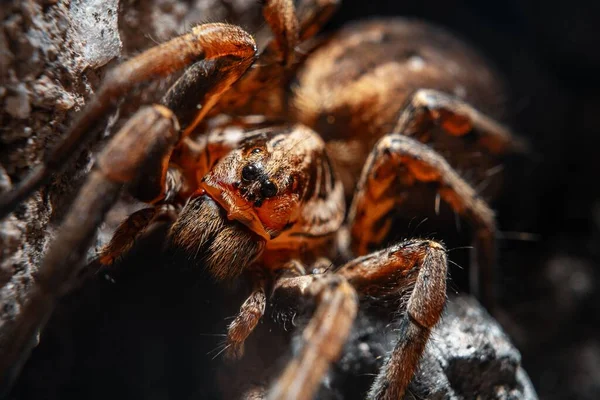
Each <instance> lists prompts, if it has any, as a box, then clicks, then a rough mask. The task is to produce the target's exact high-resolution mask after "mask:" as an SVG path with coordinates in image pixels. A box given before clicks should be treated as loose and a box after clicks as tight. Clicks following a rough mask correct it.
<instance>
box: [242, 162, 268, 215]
mask: <svg viewBox="0 0 600 400" xmlns="http://www.w3.org/2000/svg"><path fill="white" fill-rule="evenodd" d="M242 182H243V183H245V184H250V183H252V182H258V183H259V184H260V198H258V199H256V200H255V201H254V205H255V206H256V207H260V206H261V205H262V201H263V199H268V198H270V197H274V196H275V195H276V194H277V185H275V183H273V182H272V181H271V180H270V179H269V177H268V176H267V174H265V172H264V171H263V169H262V165H261V164H260V163H250V164H246V165H245V166H244V168H242ZM240 190H241V191H242V193H243V194H245V193H247V190H244V188H242V189H240ZM251 197H252V198H254V197H255V196H252V195H250V196H249V198H251Z"/></svg>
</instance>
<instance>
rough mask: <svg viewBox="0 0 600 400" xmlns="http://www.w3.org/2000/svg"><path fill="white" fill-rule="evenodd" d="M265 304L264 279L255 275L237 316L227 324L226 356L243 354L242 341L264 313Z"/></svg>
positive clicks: (238, 356)
mask: <svg viewBox="0 0 600 400" xmlns="http://www.w3.org/2000/svg"><path fill="white" fill-rule="evenodd" d="M266 304H267V297H266V295H265V280H264V278H262V277H255V279H254V288H253V289H252V293H251V294H250V296H249V297H248V298H247V299H246V301H245V302H244V304H242V307H241V308H240V312H239V313H238V315H237V317H236V318H235V319H234V320H233V322H231V324H230V325H229V329H228V331H227V347H226V348H227V350H226V351H225V356H226V357H228V358H230V359H239V358H242V356H243V355H244V342H245V341H246V339H247V338H248V336H250V334H251V333H252V331H254V328H256V325H257V324H258V321H260V319H261V318H262V316H263V315H264V313H265V305H266Z"/></svg>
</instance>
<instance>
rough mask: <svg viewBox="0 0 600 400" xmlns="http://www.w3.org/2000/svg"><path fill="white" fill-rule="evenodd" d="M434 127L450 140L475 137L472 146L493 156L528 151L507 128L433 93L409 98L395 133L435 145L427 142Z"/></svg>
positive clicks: (425, 91) (456, 100) (457, 101)
mask: <svg viewBox="0 0 600 400" xmlns="http://www.w3.org/2000/svg"><path fill="white" fill-rule="evenodd" d="M434 125H438V126H440V127H442V129H443V132H444V133H445V134H447V135H450V136H456V137H466V136H467V135H473V136H474V138H472V139H473V140H472V142H474V143H476V146H477V147H478V148H480V149H485V150H486V151H487V152H488V153H490V154H494V155H500V154H504V153H507V152H511V151H524V150H526V144H525V143H524V142H523V141H521V139H519V138H517V137H515V136H514V135H513V134H511V132H510V130H508V129H507V128H506V127H504V126H502V125H501V124H499V123H498V122H496V121H494V120H493V119H491V118H489V117H487V116H486V115H484V114H482V113H480V112H479V111H477V110H476V109H475V108H473V107H472V106H471V105H469V104H468V103H466V102H465V101H463V100H461V99H459V98H458V97H454V96H451V95H448V94H446V93H443V92H440V91H437V90H433V89H420V90H417V91H416V92H415V93H413V94H412V95H411V96H410V97H409V99H408V102H407V105H406V107H405V108H404V109H403V112H402V113H401V115H400V117H399V118H398V122H397V123H396V127H395V128H394V131H393V132H398V133H402V134H403V135H406V136H411V137H414V138H416V139H418V140H419V141H421V142H427V141H434V140H435V139H433V138H432V139H429V138H427V136H428V135H429V128H431V127H432V126H434Z"/></svg>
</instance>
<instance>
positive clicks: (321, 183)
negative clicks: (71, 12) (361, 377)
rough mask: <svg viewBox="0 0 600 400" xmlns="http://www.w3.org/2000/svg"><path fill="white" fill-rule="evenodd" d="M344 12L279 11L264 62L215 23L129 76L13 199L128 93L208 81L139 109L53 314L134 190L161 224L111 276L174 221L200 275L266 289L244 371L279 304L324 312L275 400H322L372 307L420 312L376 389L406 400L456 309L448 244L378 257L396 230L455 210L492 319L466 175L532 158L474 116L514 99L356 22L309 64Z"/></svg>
mask: <svg viewBox="0 0 600 400" xmlns="http://www.w3.org/2000/svg"><path fill="white" fill-rule="evenodd" d="M333 6H334V4H333V3H323V4H313V3H312V2H310V1H307V2H304V3H303V4H302V5H301V6H300V8H299V11H298V15H299V18H298V19H296V15H295V12H294V9H293V5H292V3H291V2H290V1H287V0H276V1H267V2H266V5H265V12H264V14H265V17H266V19H267V22H268V23H269V25H270V27H271V29H272V31H273V33H274V35H275V38H274V40H273V41H272V42H271V43H270V44H269V45H268V46H267V47H266V49H265V50H264V51H262V52H261V53H260V55H259V56H258V60H257V61H256V62H255V52H256V47H255V45H254V42H253V40H252V38H251V37H250V36H249V35H247V34H246V33H245V32H243V31H242V30H241V29H239V28H237V27H233V26H230V25H224V24H206V25H201V26H199V27H197V28H194V30H193V31H192V33H190V34H188V35H184V36H181V37H178V38H175V39H173V40H172V41H170V42H167V43H165V44H163V45H160V46H157V47H155V48H153V49H151V50H148V52H146V53H143V54H141V55H140V56H138V57H136V58H134V59H132V60H130V61H128V62H126V63H124V64H122V65H121V66H119V67H117V68H116V69H115V70H114V71H113V72H112V73H110V74H109V75H108V77H107V79H106V80H105V84H104V85H103V87H102V88H101V89H100V90H99V92H98V96H97V98H96V99H95V100H94V101H93V102H92V104H91V105H90V106H89V107H88V109H87V110H86V111H84V112H83V114H82V116H81V117H80V119H79V120H78V121H77V122H76V123H75V125H74V126H73V127H72V129H71V131H70V132H69V134H68V139H67V140H65V142H64V143H63V145H61V146H59V148H58V149H57V150H56V151H55V152H54V153H53V154H52V155H51V157H50V159H49V161H48V163H47V164H46V167H45V168H46V169H45V170H41V172H40V171H39V170H38V172H37V173H36V174H34V175H32V178H31V179H30V180H29V181H26V182H25V184H24V185H23V186H22V187H21V189H23V190H22V193H17V194H16V195H15V196H14V197H13V200H14V199H18V198H19V196H22V195H23V193H25V192H26V191H27V190H31V189H32V188H33V187H35V185H37V184H39V183H40V182H41V181H42V177H43V176H46V175H47V174H48V171H50V170H52V169H53V168H56V165H57V164H58V163H59V161H58V160H61V159H64V157H65V156H66V155H70V153H71V152H72V151H73V149H74V148H75V144H77V143H78V142H79V141H81V138H82V137H83V136H84V134H85V133H86V132H87V131H88V130H89V129H90V128H91V127H92V126H93V124H94V123H95V121H96V120H97V119H98V118H99V117H100V116H101V115H103V114H104V113H105V112H106V109H107V108H108V107H109V106H110V105H111V104H113V102H114V101H115V100H116V99H118V97H119V96H120V95H121V94H123V93H126V91H127V89H128V88H129V87H131V86H132V85H133V84H135V83H137V82H140V81H143V80H146V79H149V78H152V77H154V76H157V75H166V74H169V73H170V72H171V71H172V70H175V69H180V68H183V67H186V66H188V65H190V66H189V67H188V68H187V70H186V72H185V73H184V74H183V76H182V77H181V78H180V79H179V80H178V81H177V82H176V83H175V84H174V85H173V87H172V88H171V89H170V90H169V92H168V93H167V94H166V95H165V97H164V98H163V100H162V104H161V105H155V106H151V107H144V108H142V109H140V111H138V112H137V113H136V114H135V115H134V116H133V117H132V118H131V119H130V120H129V121H128V123H127V124H126V125H125V126H124V127H123V128H122V129H121V130H120V132H119V133H118V134H117V135H116V136H115V137H114V138H113V140H112V141H111V142H110V143H109V144H108V146H107V147H106V148H105V150H104V151H103V152H102V154H101V155H100V156H99V158H98V161H97V167H96V168H95V170H94V171H92V173H91V175H90V178H89V180H88V183H87V184H86V186H85V187H84V188H83V189H82V192H81V194H80V197H79V199H78V201H77V202H76V203H75V204H74V206H73V210H72V212H71V213H70V214H69V216H68V217H67V218H66V220H65V222H64V226H63V229H62V230H61V233H60V234H59V235H58V237H57V239H56V241H55V243H54V245H53V246H52V247H51V249H50V251H49V253H48V254H47V256H46V258H45V261H44V263H43V265H42V266H41V267H40V271H39V274H38V277H37V278H38V282H37V284H38V294H39V296H38V297H39V299H42V300H43V299H47V298H50V299H55V298H56V296H58V295H60V294H61V293H62V292H63V291H64V290H65V289H66V288H67V287H68V283H69V277H70V276H71V275H72V274H73V273H74V272H75V269H74V266H76V265H78V264H79V263H80V262H81V259H82V258H83V255H84V254H85V251H86V249H87V247H88V246H89V244H90V240H91V238H92V237H93V234H94V232H95V229H96V227H97V225H98V223H99V221H101V219H102V217H103V215H104V213H105V212H106V210H107V209H108V208H109V207H110V206H111V205H112V204H113V203H114V201H115V200H116V198H117V195H118V193H119V191H120V190H121V188H122V187H123V186H124V185H127V188H128V190H129V192H130V193H131V194H133V195H134V196H135V197H137V198H138V199H140V200H142V201H146V202H148V203H150V204H151V207H150V208H147V209H144V210H141V211H138V212H136V213H134V214H133V215H131V216H130V217H129V218H128V219H127V220H126V221H125V222H124V223H123V224H122V225H121V226H120V227H119V229H118V230H117V232H116V233H115V235H114V237H113V239H112V240H111V242H110V243H109V244H108V245H107V246H106V247H105V248H104V249H103V250H102V251H101V254H100V255H99V261H100V263H102V264H104V265H106V266H110V265H112V264H113V263H114V261H115V260H116V259H118V258H120V257H121V256H122V255H124V254H125V253H127V252H128V251H129V249H130V248H131V247H132V246H133V244H134V242H135V241H136V240H137V239H138V238H139V237H140V236H142V235H144V234H145V233H146V232H147V231H149V230H150V229H152V227H153V226H154V225H155V224H157V223H163V222H165V221H166V222H167V223H169V224H170V230H169V237H168V239H167V240H166V242H167V243H168V246H170V247H171V248H173V249H176V250H177V251H180V252H182V253H183V254H185V255H186V257H187V258H188V259H189V260H191V262H195V261H201V262H200V263H199V265H202V266H204V267H205V268H206V269H207V271H208V272H209V273H210V274H211V275H212V276H213V277H214V278H215V279H216V280H218V281H227V280H231V279H233V278H235V277H237V276H240V275H241V274H242V272H246V274H245V276H248V279H250V280H251V281H252V283H253V287H254V290H253V292H252V294H251V295H250V297H249V298H248V300H247V301H246V302H245V303H244V304H243V305H242V308H241V310H240V313H239V315H238V317H237V318H236V319H235V320H234V321H233V322H232V323H231V325H230V328H229V332H228V339H227V354H228V356H230V357H232V358H239V357H242V356H243V349H244V347H243V345H244V341H245V339H246V338H247V337H248V336H249V335H250V334H251V332H252V331H253V329H254V328H255V326H256V324H257V323H258V321H259V320H260V318H261V317H262V315H263V313H264V310H265V304H266V303H267V299H268V298H270V299H271V301H272V302H275V303H276V302H277V299H278V298H279V299H281V298H287V299H288V300H289V299H290V298H298V300H299V301H300V298H308V299H310V300H312V301H314V302H315V304H316V310H315V314H314V316H313V318H312V319H311V321H310V323H309V324H308V326H307V327H306V330H305V333H304V336H303V338H304V340H305V343H304V345H303V347H302V349H301V350H300V351H299V353H298V354H297V355H296V356H295V358H294V359H293V360H292V361H291V362H290V363H289V365H288V367H287V368H286V370H285V372H284V374H283V375H282V376H281V377H280V378H279V379H278V380H277V381H276V382H275V384H274V385H273V386H272V389H271V390H270V392H269V393H270V394H269V396H270V398H303V399H308V398H311V397H312V395H313V394H314V392H315V390H316V388H317V387H318V384H319V382H320V379H321V378H322V376H323V374H324V372H325V371H326V369H327V368H328V366H329V365H330V363H331V362H333V361H334V360H335V359H336V358H337V357H338V355H339V352H340V351H341V347H342V345H343V344H344V341H345V339H346V337H347V335H348V331H349V329H350V327H351V325H352V322H353V319H354V317H355V315H356V310H357V307H358V301H357V298H358V297H357V294H358V295H364V296H368V297H370V298H389V297H392V298H397V299H403V300H405V301H403V302H400V303H401V311H402V315H403V317H402V321H401V323H400V326H401V332H400V335H399V341H398V343H397V345H396V348H395V349H394V351H393V352H392V354H391V355H390V357H389V359H388V360H386V363H385V365H384V367H383V368H382V371H381V373H380V374H379V376H378V377H377V378H376V380H375V383H374V385H373V388H372V390H371V396H372V397H374V398H385V399H391V398H399V396H402V395H403V393H404V390H405V389H406V387H407V385H408V382H409V381H410V379H411V378H412V375H413V373H414V370H415V368H416V365H417V363H418V360H419V357H420V356H421V354H422V352H423V348H424V346H425V344H426V342H427V339H428V337H429V332H430V330H431V328H432V327H433V326H434V325H435V324H436V323H437V321H438V320H439V318H440V315H441V312H442V309H443V306H444V302H445V297H446V289H445V288H446V286H445V280H446V254H445V250H444V248H443V246H442V245H440V244H438V243H436V242H434V241H430V240H410V241H405V242H402V243H399V244H396V245H393V246H391V247H389V248H387V249H385V250H380V251H377V252H374V253H370V254H368V253H369V252H371V251H373V250H374V249H376V248H380V247H381V246H382V245H383V244H384V243H385V240H386V238H387V237H388V236H389V233H390V231H391V230H392V228H393V226H392V223H391V216H392V215H393V214H394V213H397V212H398V211H399V210H402V211H403V212H406V213H411V212H414V211H415V210H417V212H421V211H423V210H426V211H428V212H431V211H435V212H437V211H439V208H440V203H441V202H442V201H443V202H444V204H445V205H446V206H447V207H448V209H450V210H452V211H453V212H454V213H456V214H458V215H460V216H461V217H463V218H464V219H466V220H467V221H469V222H470V223H471V224H472V226H473V229H474V232H475V234H474V235H475V237H474V241H475V247H476V249H477V258H476V261H477V264H478V266H479V268H480V269H481V273H480V275H479V278H480V279H481V282H479V283H480V285H479V286H480V289H481V291H482V296H483V298H484V300H488V301H489V300H490V299H491V298H492V297H491V293H490V279H491V276H490V269H491V267H492V265H493V259H494V254H493V253H494V233H495V226H494V219H493V213H492V212H491V211H490V209H489V207H488V206H487V205H486V203H485V202H484V201H483V200H482V199H481V198H480V197H479V195H478V194H477V193H476V192H475V191H474V190H473V189H472V188H471V187H470V186H469V184H467V183H466V182H465V181H464V180H463V179H462V178H461V177H460V175H459V174H458V173H457V172H456V171H455V168H459V169H460V170H465V169H468V170H469V171H471V172H473V173H474V176H475V177H478V178H479V180H483V179H484V178H485V177H486V172H487V171H488V170H489V168H490V167H492V166H495V165H496V164H497V163H498V161H499V157H500V156H502V155H503V154H504V153H506V152H507V151H508V150H510V149H511V148H514V145H515V144H516V142H515V141H514V139H513V138H512V136H511V135H510V134H509V132H508V131H507V130H505V129H504V128H503V127H502V126H500V125H498V124H497V123H496V122H494V121H493V120H491V119H489V118H488V117H486V116H484V115H483V114H481V113H480V112H479V111H476V110H475V108H473V107H472V106H470V105H469V104H473V105H474V106H475V107H477V109H479V110H482V111H486V112H495V111H497V110H498V109H499V104H500V103H501V101H502V99H503V98H502V95H501V90H500V87H499V85H498V84H497V79H496V77H495V76H494V74H493V73H492V72H491V71H490V69H489V68H488V67H487V66H486V64H485V62H484V61H483V60H482V59H481V58H480V57H479V56H477V54H475V53H474V52H473V51H472V50H470V49H469V48H468V47H466V46H465V45H463V44H462V43H460V42H459V41H458V40H456V39H454V38H452V37H451V36H449V35H448V34H447V33H445V32H443V31H440V30H438V29H436V28H433V27H431V26H428V25H426V24H422V23H417V22H410V21H406V20H381V21H371V22H367V23H360V24H355V25H352V26H349V27H347V28H344V29H343V30H342V31H340V32H339V33H337V34H336V35H334V36H333V37H331V38H329V39H327V40H325V41H323V42H321V43H318V44H314V43H313V45H312V46H311V48H310V49H309V50H307V51H306V52H305V53H304V54H303V55H302V56H300V55H299V54H295V53H294V49H295V47H296V45H297V41H305V40H307V39H309V37H310V36H311V35H312V34H314V33H315V31H316V30H317V28H318V27H319V26H320V25H321V24H322V23H323V22H324V18H323V16H327V15H329V13H330V11H331V9H332V8H333ZM253 63H254V64H253ZM224 115H225V116H224ZM424 143H428V144H430V145H431V147H428V146H426V145H425V144H424ZM433 149H436V150H440V151H441V152H442V153H443V154H444V155H445V156H446V158H447V159H448V161H446V159H445V158H444V157H443V156H442V155H440V154H438V153H437V152H436V151H434V150H433ZM473 154H476V155H477V156H473ZM44 174H45V175H44ZM353 193H354V195H352V194H353ZM415 198H416V199H421V200H420V201H411V199H415ZM423 199H429V200H431V201H430V202H427V203H426V202H424V201H423ZM348 200H351V203H350V204H349V209H348V212H347V210H346V201H348ZM10 202H11V200H10V199H9V201H8V203H10ZM13 203H14V201H13ZM3 211H5V210H3ZM81 215H84V216H85V218H84V222H83V223H82V221H81V218H80V216H81ZM344 228H347V229H344ZM347 239H349V246H348V240H347ZM351 256H361V257H359V258H355V259H353V260H345V261H348V262H347V263H346V264H345V265H342V266H341V267H339V268H332V263H331V262H330V261H328V260H329V259H335V260H340V259H344V258H346V259H348V258H349V257H351ZM476 277H477V275H476ZM34 300H35V298H34ZM34 303H35V301H34ZM41 304H45V303H41V302H40V303H39V304H33V305H31V306H30V310H29V311H28V313H24V315H26V317H27V318H29V319H30V321H35V320H36V318H37V321H40V320H42V319H43V316H44V315H45V313H47V312H49V311H50V309H49V308H48V307H51V305H50V306H45V305H44V306H42V305H41ZM49 304H52V302H49ZM25 326H26V327H27V328H28V329H31V327H32V326H35V324H31V323H30V324H25ZM26 333H27V332H26ZM30 333H31V332H30ZM21 336H23V335H21ZM24 336H25V339H22V338H12V340H14V341H15V346H14V348H15V349H16V350H14V352H13V353H12V354H9V356H11V357H12V358H13V359H14V358H15V357H18V356H19V354H18V352H19V351H23V349H25V348H26V346H27V341H26V338H27V335H24ZM9 359H10V357H9V358H5V360H9ZM8 362H10V361H7V363H8ZM0 366H3V365H0ZM3 367H5V366H3ZM259 391H260V390H259Z"/></svg>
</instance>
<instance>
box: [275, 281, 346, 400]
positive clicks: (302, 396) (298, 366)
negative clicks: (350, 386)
mask: <svg viewBox="0 0 600 400" xmlns="http://www.w3.org/2000/svg"><path fill="white" fill-rule="evenodd" d="M273 297H274V298H275V299H274V302H275V303H276V304H277V298H288V299H296V300H300V299H301V298H303V297H304V298H308V299H311V300H313V301H314V302H315V304H316V310H315V312H314V314H313V316H312V318H311V320H310V321H309V323H308V325H307V326H306V328H305V329H304V332H303V334H302V346H301V348H300V350H299V352H298V353H297V354H296V355H295V356H294V358H293V359H292V360H291V361H290V362H289V364H288V365H287V367H286V369H285V370H284V372H283V374H282V375H281V376H280V377H279V378H278V379H277V380H276V381H275V382H274V384H273V385H272V386H271V388H270V390H269V392H268V395H267V399H272V400H274V399H290V400H291V399H297V400H309V399H312V398H313V397H314V394H315V393H316V391H317V389H318V387H319V384H320V382H321V380H322V379H323V376H324V375H325V373H326V371H327V368H329V366H330V365H331V363H332V362H334V361H336V360H337V359H338V357H339V355H340V352H341V351H342V347H343V345H344V343H345V342H346V339H347V338H348V334H349V333H350V328H351V327H352V323H353V322H354V318H355V317H356V312H357V299H356V293H355V291H354V289H353V288H352V286H351V285H350V284H348V282H347V281H346V280H345V279H344V278H343V277H341V276H338V275H336V274H329V273H326V274H322V275H305V276H298V277H284V278H282V279H280V280H279V281H278V282H277V283H276V284H275V287H274V290H273Z"/></svg>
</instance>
